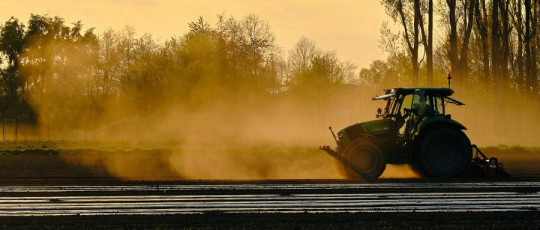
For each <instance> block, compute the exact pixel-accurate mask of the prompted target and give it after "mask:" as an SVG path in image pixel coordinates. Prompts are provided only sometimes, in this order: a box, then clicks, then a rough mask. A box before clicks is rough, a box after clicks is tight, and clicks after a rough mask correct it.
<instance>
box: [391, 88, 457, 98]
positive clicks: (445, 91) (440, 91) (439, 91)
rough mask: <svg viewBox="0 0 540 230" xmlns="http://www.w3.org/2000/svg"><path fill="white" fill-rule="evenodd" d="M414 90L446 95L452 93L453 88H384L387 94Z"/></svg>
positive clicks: (406, 92)
mask: <svg viewBox="0 0 540 230" xmlns="http://www.w3.org/2000/svg"><path fill="white" fill-rule="evenodd" d="M416 90H422V91H424V93H425V94H429V95H440V96H443V97H448V96H450V95H452V94H454V90H452V89H450V88H393V89H388V90H386V93H387V94H391V93H393V94H413V93H414V91H416Z"/></svg>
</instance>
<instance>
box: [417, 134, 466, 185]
mask: <svg viewBox="0 0 540 230" xmlns="http://www.w3.org/2000/svg"><path fill="white" fill-rule="evenodd" d="M418 141H419V142H418V144H417V145H416V149H415V155H414V156H415V159H414V160H415V162H414V165H415V168H416V169H417V171H419V172H420V173H421V174H422V175H423V176H425V177H435V178H452V177H456V176H458V175H460V174H461V173H463V172H464V171H465V170H466V169H467V166H468V165H469V164H470V163H471V160H472V147H471V142H470V141H469V138H468V137H467V135H465V133H463V132H462V131H461V130H458V129H456V128H453V127H444V126H442V127H441V126H438V127H433V128H431V129H428V130H425V133H422V135H421V137H420V138H419V140H418Z"/></svg>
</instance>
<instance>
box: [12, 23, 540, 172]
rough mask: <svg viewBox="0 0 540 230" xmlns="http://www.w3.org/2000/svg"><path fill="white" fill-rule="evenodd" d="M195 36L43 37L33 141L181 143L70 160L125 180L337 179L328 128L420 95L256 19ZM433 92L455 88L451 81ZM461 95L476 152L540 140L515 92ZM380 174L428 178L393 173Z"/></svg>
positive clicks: (33, 99) (455, 112) (35, 71)
mask: <svg viewBox="0 0 540 230" xmlns="http://www.w3.org/2000/svg"><path fill="white" fill-rule="evenodd" d="M190 28H191V31H190V32H189V33H188V34H186V35H184V36H181V37H177V38H173V39H171V40H167V41H165V42H158V41H155V40H154V39H153V38H152V37H151V36H150V35H147V34H144V35H140V36H139V35H137V33H136V32H135V31H134V29H133V28H129V27H128V28H126V29H124V30H122V31H113V30H109V31H106V32H105V33H103V34H100V35H95V36H92V35H88V34H85V35H84V36H81V37H77V38H76V39H72V40H73V41H71V42H67V41H66V40H65V39H64V40H63V39H56V38H53V37H47V36H44V37H35V40H33V41H32V42H30V43H29V44H30V45H29V46H28V47H27V48H26V49H25V52H23V53H22V55H21V61H20V63H21V64H20V72H21V73H22V74H23V75H24V76H25V78H26V79H27V84H26V85H25V87H24V88H23V89H22V90H24V91H26V92H27V93H28V98H29V101H30V105H31V107H32V108H33V110H34V111H35V113H36V115H37V121H36V123H35V125H34V126H33V127H27V128H25V129H27V133H28V135H27V136H28V138H30V139H51V140H100V141H110V142H123V143H125V142H128V143H132V146H130V147H129V148H131V149H137V148H138V147H139V146H137V143H139V142H140V141H162V142H165V141H170V142H174V143H177V145H176V146H174V147H173V148H171V149H170V150H168V151H165V152H159V153H156V154H146V152H144V151H143V152H142V153H141V152H137V151H136V150H133V151H131V150H130V151H126V153H123V154H105V153H96V154H86V155H83V156H79V157H74V156H72V155H69V154H66V155H65V156H66V160H67V161H68V162H71V163H73V164H79V165H82V166H84V167H89V168H96V167H98V168H104V169H105V170H107V172H109V173H111V174H113V175H115V176H117V177H119V178H122V179H143V180H151V179H160V178H169V179H170V178H173V179H174V178H178V179H206V180H219V179H234V180H243V179H335V178H342V176H341V175H340V173H339V172H338V170H337V169H336V167H335V162H334V160H333V159H332V158H331V157H330V156H327V155H326V154H325V153H324V152H322V151H319V150H318V149H317V148H318V146H321V145H331V146H334V145H335V143H334V141H333V139H332V136H331V134H330V132H329V131H328V126H332V127H333V128H334V130H339V129H341V128H344V127H346V126H348V125H351V124H353V123H356V122H362V121H367V120H373V119H375V113H376V109H377V108H378V107H384V104H381V103H380V102H373V101H371V98H372V97H373V96H375V95H377V94H379V95H380V94H382V93H383V89H385V88H391V87H405V86H410V83H407V82H392V81H384V82H379V83H376V84H375V83H373V82H366V81H365V79H361V78H360V77H359V75H358V73H357V69H356V67H355V66H354V65H352V64H351V63H349V62H346V61H341V60H339V59H338V56H337V54H336V53H335V52H333V51H327V50H323V49H321V48H319V47H317V45H316V44H315V43H314V42H312V41H309V40H308V39H306V38H301V39H300V40H299V42H298V43H297V45H296V46H295V47H294V48H293V50H289V51H283V50H280V48H279V47H277V46H276V45H275V44H274V39H275V38H274V36H273V34H272V33H271V31H270V28H269V26H268V24H267V23H266V22H264V21H263V20H260V19H259V18H258V17H256V16H255V15H248V16H247V17H245V18H242V19H234V18H233V17H231V18H221V21H220V22H219V23H218V24H217V25H216V26H215V27H211V26H209V25H208V24H206V22H205V21H204V20H202V19H201V20H199V21H196V22H193V24H190ZM68 40H69V39H68ZM261 43H262V45H261ZM437 78H438V77H437ZM436 84H437V86H438V87H445V76H444V75H442V74H441V76H440V79H438V80H436ZM455 90H456V94H455V98H457V99H458V100H461V101H463V102H465V104H466V106H464V107H460V108H458V107H457V106H455V107H454V106H453V105H449V106H448V111H449V112H450V113H451V114H452V116H453V118H454V119H455V120H457V121H459V122H461V123H463V124H464V125H465V126H466V127H468V130H467V131H466V133H467V135H468V136H469V137H470V139H471V141H472V143H476V144H479V145H480V146H482V145H499V144H506V145H523V146H534V145H537V144H538V143H539V140H540V138H539V137H540V131H539V130H540V119H539V117H540V110H539V108H540V106H538V102H537V101H533V100H530V99H528V98H527V97H525V96H523V95H521V94H517V93H511V92H510V91H509V92H510V93H508V94H507V95H506V96H505V99H504V101H496V100H495V99H494V98H493V97H491V96H490V95H491V93H490V92H489V89H487V87H486V88H482V87H476V86H475V85H467V86H462V87H460V88H459V89H455ZM501 118H504V120H502V119H501ZM153 147H155V148H160V147H161V146H153ZM382 177H385V178H401V177H407V178H410V177H418V175H417V174H416V173H414V172H413V171H412V170H410V168H409V167H408V166H406V165H402V166H400V165H398V166H393V165H389V166H388V168H387V170H386V171H385V173H384V174H383V176H382Z"/></svg>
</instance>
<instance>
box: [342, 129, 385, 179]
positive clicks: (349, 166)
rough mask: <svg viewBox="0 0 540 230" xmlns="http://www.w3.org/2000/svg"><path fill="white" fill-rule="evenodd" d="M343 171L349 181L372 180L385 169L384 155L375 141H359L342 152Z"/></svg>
mask: <svg viewBox="0 0 540 230" xmlns="http://www.w3.org/2000/svg"><path fill="white" fill-rule="evenodd" d="M343 158H344V161H343V171H344V172H345V175H346V176H347V178H349V179H363V180H373V179H377V178H379V176H380V175H381V174H382V173H383V172H384V169H385V168H386V154H385V152H384V151H383V149H382V148H381V146H380V145H378V144H377V143H376V142H375V141H373V140H370V139H359V140H356V141H353V142H352V143H351V144H349V145H348V146H347V147H345V149H344V151H343Z"/></svg>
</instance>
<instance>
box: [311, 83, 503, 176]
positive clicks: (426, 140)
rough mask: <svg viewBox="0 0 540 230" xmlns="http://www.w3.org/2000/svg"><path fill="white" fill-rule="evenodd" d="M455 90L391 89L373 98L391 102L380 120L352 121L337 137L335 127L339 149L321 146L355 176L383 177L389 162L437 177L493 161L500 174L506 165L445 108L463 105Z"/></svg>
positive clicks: (379, 113)
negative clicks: (490, 155)
mask: <svg viewBox="0 0 540 230" xmlns="http://www.w3.org/2000/svg"><path fill="white" fill-rule="evenodd" d="M453 93H454V91H453V90H452V89H450V88H394V89H389V90H386V91H385V94H384V95H382V96H377V97H375V98H373V100H384V101H386V107H385V108H384V110H382V109H380V108H379V109H378V110H377V115H376V117H377V118H381V119H378V120H373V121H367V122H362V123H357V124H354V125H351V126H348V127H346V128H344V129H342V130H340V131H339V132H338V133H337V137H336V135H335V134H334V132H333V131H332V128H331V127H330V131H331V132H332V135H333V136H334V139H335V140H336V143H337V148H336V149H335V150H334V149H332V148H330V147H329V146H322V147H321V150H324V151H325V152H327V153H329V154H330V155H332V156H333V157H335V158H337V159H338V160H339V161H340V162H341V164H342V166H343V169H344V171H345V174H346V176H347V177H348V178H351V179H367V180H370V179H375V178H378V177H379V176H380V175H381V174H382V173H383V172H384V170H385V168H386V164H411V165H412V166H413V168H414V169H415V170H416V171H417V172H419V173H421V174H422V175H423V176H425V177H434V178H453V177H457V176H460V175H463V174H465V172H466V171H468V170H469V171H470V170H471V168H473V169H476V170H477V171H482V170H483V171H485V172H486V173H487V172H488V171H487V170H489V168H490V166H492V165H493V164H494V165H495V167H496V168H495V174H496V172H497V171H501V170H502V165H500V164H498V163H497V159H496V158H490V159H488V158H487V157H486V156H485V155H484V154H483V153H482V152H480V150H478V148H476V146H475V145H471V142H470V140H469V138H468V137H467V135H465V133H463V130H466V128H465V126H463V125H462V124H461V123H459V122H457V121H455V120H453V119H452V117H451V116H450V114H447V113H446V106H447V104H454V105H458V106H461V105H464V104H463V103H462V102H460V101H458V100H456V99H453V98H451V97H450V96H451V95H452V94H453ZM473 148H474V149H476V151H477V152H476V157H475V158H474V159H473ZM478 154H480V155H481V157H479V155H478ZM493 160H494V161H493ZM492 174H493V173H492Z"/></svg>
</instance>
